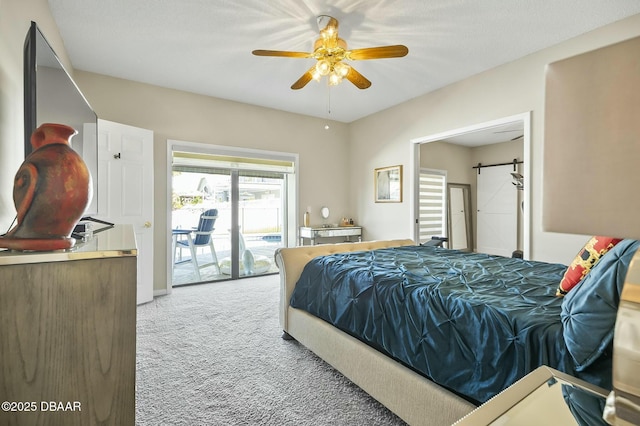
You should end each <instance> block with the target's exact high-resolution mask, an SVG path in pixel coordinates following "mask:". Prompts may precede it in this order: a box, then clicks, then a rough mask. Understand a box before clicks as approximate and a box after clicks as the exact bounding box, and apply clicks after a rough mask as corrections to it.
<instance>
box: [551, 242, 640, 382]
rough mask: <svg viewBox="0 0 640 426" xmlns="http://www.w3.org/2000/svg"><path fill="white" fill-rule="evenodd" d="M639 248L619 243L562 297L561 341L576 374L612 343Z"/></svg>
mask: <svg viewBox="0 0 640 426" xmlns="http://www.w3.org/2000/svg"><path fill="white" fill-rule="evenodd" d="M638 248H640V241H636V240H623V241H621V242H620V243H618V244H617V245H616V246H615V247H614V248H612V249H611V250H610V251H609V252H608V253H607V254H605V255H604V256H603V257H602V258H601V259H600V261H599V262H598V263H597V264H596V265H595V266H594V267H593V269H591V272H590V273H589V275H587V276H586V277H585V279H584V280H582V281H581V282H580V284H578V285H577V286H576V287H575V288H574V289H573V290H571V291H570V292H569V294H567V295H566V296H565V297H564V300H563V302H562V313H561V318H562V324H563V326H564V331H563V333H564V340H565V344H566V345H567V349H568V350H569V353H570V354H571V357H572V358H573V360H574V362H575V366H576V371H583V370H584V369H585V368H587V367H588V366H589V365H591V363H592V362H593V361H595V360H596V359H598V357H600V355H602V353H603V352H604V351H605V350H606V349H607V347H608V346H609V344H610V343H611V341H612V339H613V332H614V327H615V323H616V315H617V313H618V304H619V303H620V293H621V292H622V287H623V286H624V280H625V277H626V275H627V270H628V268H629V263H631V259H632V258H633V256H634V254H635V252H636V251H637V250H638Z"/></svg>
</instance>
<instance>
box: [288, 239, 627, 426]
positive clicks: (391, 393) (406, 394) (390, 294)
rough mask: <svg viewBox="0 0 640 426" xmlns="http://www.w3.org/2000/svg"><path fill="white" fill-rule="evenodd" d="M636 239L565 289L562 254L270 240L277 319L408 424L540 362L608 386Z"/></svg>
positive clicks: (432, 417)
mask: <svg viewBox="0 0 640 426" xmlns="http://www.w3.org/2000/svg"><path fill="white" fill-rule="evenodd" d="M637 249H638V242H637V241H632V240H624V241H622V242H621V243H619V244H617V245H616V246H615V247H614V248H613V249H611V250H610V252H609V253H607V255H605V256H604V257H602V259H601V260H600V261H599V262H598V263H597V264H596V265H595V266H594V268H593V269H592V270H591V272H590V273H589V274H588V275H587V277H586V278H585V279H583V280H582V281H581V282H580V284H579V285H578V286H576V287H575V288H574V289H573V290H572V291H571V292H570V293H569V294H568V295H567V296H565V297H564V298H558V297H556V296H555V293H556V289H557V286H558V283H559V282H560V279H561V278H562V276H563V274H564V272H565V271H566V269H567V266H566V265H560V264H549V263H542V262H532V261H526V260H523V259H511V258H504V257H499V256H489V255H484V254H476V253H465V252H460V251H456V250H448V249H444V248H437V247H424V246H418V245H415V244H414V243H413V241H411V240H393V241H379V242H365V243H347V244H328V245H321V246H311V247H296V248H286V249H280V250H279V251H278V252H277V253H276V263H277V264H278V266H279V268H280V276H281V283H282V290H281V306H280V319H281V325H282V328H283V330H284V332H285V337H289V336H290V337H291V338H293V339H296V340H298V341H299V342H300V343H301V344H303V345H304V346H306V347H307V348H309V349H310V350H312V351H313V352H315V353H316V354H317V355H318V356H319V357H321V358H322V359H324V360H325V361H327V362H328V363H329V364H331V365H332V366H333V367H334V368H336V369H337V370H339V371H340V372H342V373H343V374H344V375H345V376H346V377H347V378H349V379H350V380H352V381H353V382H354V383H355V384H357V385H358V386H360V387H361V388H362V389H363V390H365V391H366V392H367V393H369V394H370V395H371V396H373V397H374V398H376V399H377V400H378V401H380V402H381V403H382V404H384V405H385V406H387V407H388V408H389V409H390V410H391V411H393V412H395V413H396V414H398V416H399V417H401V418H402V419H403V420H405V421H406V422H408V423H409V424H412V425H413V424H415V425H418V424H429V425H439V424H451V423H453V422H455V421H456V420H458V419H459V418H461V417H463V416H464V415H466V414H467V413H469V412H470V411H472V410H473V409H474V408H475V407H476V406H477V405H478V404H481V403H482V402H484V401H486V400H488V399H489V398H491V397H492V396H494V395H496V394H497V393H499V392H500V391H501V390H503V389H505V388H506V387H508V386H509V385H511V384H512V383H514V382H515V381H517V380H518V379H520V378H522V377H524V376H525V375H526V374H528V373H529V372H531V371H533V370H535V369H536V368H537V367H538V366H540V365H547V366H550V367H552V368H555V369H557V370H560V371H563V372H565V373H568V374H571V375H573V376H576V377H579V378H581V379H583V380H586V381H589V382H591V383H593V384H595V385H597V386H600V387H603V388H605V389H610V388H611V342H612V338H613V326H614V324H615V315H616V310H617V303H618V301H619V296H620V291H621V288H622V285H623V282H624V276H625V275H626V268H627V267H628V264H629V262H630V259H631V257H632V256H633V254H634V253H635V251H636V250H637Z"/></svg>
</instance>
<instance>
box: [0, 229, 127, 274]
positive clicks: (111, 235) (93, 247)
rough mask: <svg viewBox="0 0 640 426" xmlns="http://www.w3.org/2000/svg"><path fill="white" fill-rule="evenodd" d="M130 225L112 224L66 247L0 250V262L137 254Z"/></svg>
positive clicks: (79, 258)
mask: <svg viewBox="0 0 640 426" xmlns="http://www.w3.org/2000/svg"><path fill="white" fill-rule="evenodd" d="M137 254H138V250H137V248H136V239H135V234H134V232H133V226H132V225H115V226H114V227H113V228H110V229H106V230H104V231H101V232H98V233H95V234H94V235H93V236H92V237H90V238H88V239H87V240H86V241H80V240H78V242H76V245H75V246H74V247H72V248H71V249H69V250H57V251H46V252H45V251H40V252H21V251H11V250H0V265H18V264H28V263H45V262H66V261H71V260H85V259H101V258H108V257H128V256H137Z"/></svg>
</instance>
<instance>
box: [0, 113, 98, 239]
mask: <svg viewBox="0 0 640 426" xmlns="http://www.w3.org/2000/svg"><path fill="white" fill-rule="evenodd" d="M76 133H77V132H76V131H75V129H73V128H72V127H69V126H65V125H63V124H52V123H46V124H43V125H41V126H40V127H38V128H37V129H36V130H35V131H34V132H33V134H32V135H31V146H32V147H33V151H32V152H31V154H30V155H29V156H27V158H26V159H25V160H24V163H22V165H21V166H20V168H19V169H18V172H17V173H16V177H15V181H14V186H13V202H14V204H15V206H16V210H17V225H16V226H15V227H14V228H13V229H11V230H10V231H9V232H8V233H7V234H6V235H5V236H4V237H1V238H0V247H5V248H10V249H13V250H33V251H47V250H62V249H68V248H71V247H73V245H74V244H75V239H73V238H71V232H72V231H73V229H74V227H75V226H76V225H77V224H78V221H79V220H80V218H81V217H82V214H83V213H84V211H85V210H86V208H87V206H88V205H89V202H90V201H91V196H92V185H91V175H90V174H89V169H88V168H87V165H86V164H85V162H84V161H83V160H82V157H80V155H78V153H77V152H76V151H74V150H73V149H72V148H71V144H70V140H71V137H73V136H74V135H75V134H76Z"/></svg>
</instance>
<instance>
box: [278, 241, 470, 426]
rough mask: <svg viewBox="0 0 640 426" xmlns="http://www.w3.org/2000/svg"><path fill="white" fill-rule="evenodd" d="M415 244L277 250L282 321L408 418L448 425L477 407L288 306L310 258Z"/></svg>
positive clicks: (288, 330)
mask: <svg viewBox="0 0 640 426" xmlns="http://www.w3.org/2000/svg"><path fill="white" fill-rule="evenodd" d="M413 244H415V243H414V242H413V241H412V240H389V241H369V242H362V243H342V244H323V245H317V246H302V247H295V248H282V249H279V250H277V252H276V254H275V258H276V263H277V265H278V267H279V269H280V282H281V290H280V291H281V293H280V325H281V326H282V329H283V331H284V333H285V334H284V335H283V337H284V338H293V339H295V340H297V341H298V342H300V343H301V344H302V345H304V346H305V347H307V348H308V349H310V350H311V351H313V352H314V353H315V354H316V355H318V356H319V357H320V358H322V359H323V360H325V361H326V362H328V363H329V364H330V365H331V366H333V367H334V368H335V369H336V370H338V371H340V372H341V373H342V374H344V375H345V376H346V377H347V378H348V379H349V380H351V381H352V382H353V383H355V384H356V385H358V386H359V387H360V388H362V389H363V390H364V391H365V392H367V393H368V394H369V395H371V396H372V397H373V398H375V399H376V400H378V401H379V402H380V403H382V404H383V405H385V406H386V407H387V408H389V409H390V410H391V411H393V412H394V413H396V414H397V415H398V416H399V417H400V418H401V419H403V420H404V421H406V422H407V423H409V424H411V425H450V424H452V423H454V422H456V421H457V420H458V419H460V418H462V417H464V416H465V415H466V414H468V413H470V412H471V411H472V410H473V409H475V408H476V407H475V406H474V405H473V404H471V403H470V402H468V401H466V400H464V399H462V398H460V397H459V396H457V395H455V394H453V393H451V392H449V391H448V390H446V389H444V388H442V387H440V386H438V385H437V384H435V383H434V382H432V381H430V380H428V379H426V378H424V377H423V376H421V375H419V374H417V373H415V372H414V371H413V370H411V369H409V368H407V367H405V366H403V365H402V364H400V363H398V362H396V361H395V360H393V359H391V358H389V357H387V356H386V355H383V354H382V353H380V352H378V351H377V350H375V349H373V348H372V347H370V346H368V345H366V344H364V343H362V342H361V341H359V340H358V339H355V338H354V337H352V336H350V335H348V334H346V333H344V332H342V331H340V330H338V329H337V328H335V327H334V326H332V325H330V324H329V323H327V322H325V321H323V320H321V319H319V318H317V317H315V316H313V315H310V314H308V313H306V312H304V311H302V310H299V309H296V308H292V307H291V306H289V300H290V299H291V294H292V292H293V289H294V287H295V286H296V282H297V281H298V279H299V277H300V274H301V273H302V270H303V269H304V266H305V265H306V264H307V262H309V261H310V260H311V259H313V258H315V257H318V256H323V255H327V254H333V253H341V252H349V251H361V250H373V249H376V248H385V247H398V246H406V245H413Z"/></svg>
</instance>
